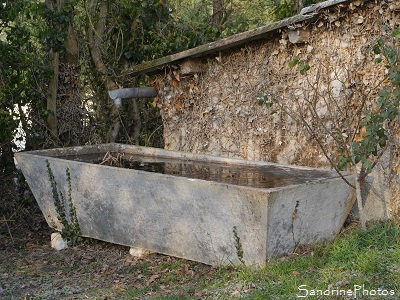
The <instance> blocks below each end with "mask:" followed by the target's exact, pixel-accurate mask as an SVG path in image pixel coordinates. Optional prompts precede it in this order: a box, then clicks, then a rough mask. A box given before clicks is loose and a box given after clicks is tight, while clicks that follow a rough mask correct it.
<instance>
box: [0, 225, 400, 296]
mask: <svg viewBox="0 0 400 300" xmlns="http://www.w3.org/2000/svg"><path fill="white" fill-rule="evenodd" d="M40 240H41V239H40ZM38 241H39V240H38ZM355 289H358V290H357V295H356V296H357V298H355V297H354V291H355ZM362 289H364V296H363V297H362V299H385V300H386V299H400V223H399V222H396V221H388V222H375V223H370V224H368V229H367V231H362V230H360V229H359V228H358V227H356V225H354V224H353V225H352V226H350V227H347V228H345V229H344V230H343V232H342V233H341V234H340V235H339V236H338V237H337V238H336V239H335V240H334V241H332V242H326V243H318V244H315V245H313V246H310V247H303V248H300V249H299V250H298V252H297V253H293V254H290V255H288V256H285V257H281V258H278V259H275V260H271V261H269V262H268V263H267V264H266V266H265V267H263V268H259V269H255V268H249V267H244V266H235V267H232V266H230V267H219V268H217V267H211V266H207V265H204V264H201V263H196V262H193V261H188V260H183V259H178V258H175V257H169V256H165V255H160V254H151V255H148V256H144V257H141V258H137V257H132V256H130V255H129V249H128V248H127V247H123V246H118V245H112V244H108V243H103V242H98V241H94V240H93V241H92V240H86V242H85V243H84V244H82V245H79V246H76V247H71V248H68V249H65V250H63V251H60V252H57V251H54V250H53V249H51V248H50V246H49V245H48V243H46V244H43V245H42V244H36V243H31V242H30V243H28V244H27V245H26V246H25V247H22V248H21V249H13V248H9V249H8V250H0V299H43V300H53V299H101V300H103V299H118V300H121V299H122V300H123V299H127V300H128V299H129V300H131V299H151V300H157V299H167V300H168V299H170V300H173V299H221V300H223V299H238V298H240V299H263V300H264V299H279V300H280V299H302V298H301V297H299V296H306V294H307V293H308V297H304V298H303V299H312V300H314V299H360V297H359V296H360V295H361V294H362V292H363V290H362ZM348 291H350V292H348ZM340 292H345V293H347V295H345V296H342V295H339V293H340ZM324 293H329V295H324ZM335 293H336V294H335ZM350 293H351V294H350ZM366 293H368V295H366ZM371 293H372V294H374V295H371ZM379 293H381V294H382V293H383V294H387V295H378V294H379ZM391 294H393V295H391Z"/></svg>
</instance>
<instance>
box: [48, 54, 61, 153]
mask: <svg viewBox="0 0 400 300" xmlns="http://www.w3.org/2000/svg"><path fill="white" fill-rule="evenodd" d="M50 63H51V66H52V69H53V77H52V78H51V80H50V83H49V95H48V97H47V110H48V111H49V116H48V117H47V126H48V127H49V131H50V135H51V138H52V141H53V144H54V145H57V144H58V122H57V91H58V71H59V69H58V68H59V64H60V55H59V53H58V52H53V50H51V51H50Z"/></svg>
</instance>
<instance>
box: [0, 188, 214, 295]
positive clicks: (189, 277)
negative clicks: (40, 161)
mask: <svg viewBox="0 0 400 300" xmlns="http://www.w3.org/2000/svg"><path fill="white" fill-rule="evenodd" d="M4 182H5V181H3V182H2V185H3V183H4ZM0 188H4V189H5V190H3V191H2V193H0V299H148V298H154V297H155V298H157V297H160V296H171V295H174V296H175V297H176V298H174V299H185V298H189V297H190V298H193V299H202V298H204V297H206V295H207V292H206V290H204V289H199V282H201V283H202V284H203V285H206V284H207V282H208V281H210V280H213V279H215V276H218V275H217V273H218V270H216V269H215V268H213V267H210V266H206V265H204V264H200V263H195V262H189V261H185V260H180V259H177V258H173V257H169V256H164V255H158V254H151V255H148V256H145V257H141V258H137V257H132V256H131V255H130V254H129V248H128V247H123V246H119V245H113V244H109V243H104V242H99V241H94V240H85V242H84V243H83V244H82V245H79V246H76V247H72V248H68V249H65V250H62V251H56V250H54V249H52V248H51V247H50V234H51V233H52V230H51V229H50V228H49V227H48V225H47V223H46V221H45V220H44V218H43V216H42V214H41V211H40V209H39V208H38V206H37V204H36V202H35V201H34V200H33V199H32V197H31V195H29V194H27V192H26V190H25V191H24V192H22V195H21V193H17V194H16V195H15V193H14V191H13V190H12V189H10V188H8V187H7V186H6V187H4V185H3V187H0ZM7 189H8V190H7Z"/></svg>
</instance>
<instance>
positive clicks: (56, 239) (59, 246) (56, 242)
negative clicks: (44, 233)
mask: <svg viewBox="0 0 400 300" xmlns="http://www.w3.org/2000/svg"><path fill="white" fill-rule="evenodd" d="M51 247H52V248H54V249H56V250H57V251H60V250H63V249H66V248H68V243H67V241H65V240H64V239H63V238H62V236H61V233H59V232H54V233H52V234H51Z"/></svg>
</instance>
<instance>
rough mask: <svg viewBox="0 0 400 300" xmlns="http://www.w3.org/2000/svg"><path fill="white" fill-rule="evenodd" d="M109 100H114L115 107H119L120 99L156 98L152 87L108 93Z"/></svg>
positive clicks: (155, 92)
mask: <svg viewBox="0 0 400 300" xmlns="http://www.w3.org/2000/svg"><path fill="white" fill-rule="evenodd" d="M108 95H109V96H110V98H111V100H114V103H115V105H116V106H118V107H120V106H121V104H122V99H127V98H151V97H155V96H157V91H156V90H155V89H153V88H152V87H144V88H124V89H118V90H111V91H108Z"/></svg>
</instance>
